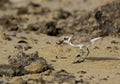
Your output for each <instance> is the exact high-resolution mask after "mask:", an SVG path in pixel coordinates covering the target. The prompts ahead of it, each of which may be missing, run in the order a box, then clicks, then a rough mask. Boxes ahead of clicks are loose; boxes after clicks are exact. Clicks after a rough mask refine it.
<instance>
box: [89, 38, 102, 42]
mask: <svg viewBox="0 0 120 84" xmlns="http://www.w3.org/2000/svg"><path fill="white" fill-rule="evenodd" d="M101 38H102V37H97V38H94V39H91V42H92V43H95V41H97V40H99V39H101Z"/></svg>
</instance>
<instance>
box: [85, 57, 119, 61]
mask: <svg viewBox="0 0 120 84" xmlns="http://www.w3.org/2000/svg"><path fill="white" fill-rule="evenodd" d="M86 59H87V60H91V61H101V60H103V61H104V60H120V58H111V57H87V58H86Z"/></svg>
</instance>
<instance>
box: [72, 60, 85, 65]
mask: <svg viewBox="0 0 120 84" xmlns="http://www.w3.org/2000/svg"><path fill="white" fill-rule="evenodd" d="M84 61H85V60H84V59H82V60H77V61H74V62H73V64H76V63H81V62H84Z"/></svg>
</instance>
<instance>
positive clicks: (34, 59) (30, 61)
mask: <svg viewBox="0 0 120 84" xmlns="http://www.w3.org/2000/svg"><path fill="white" fill-rule="evenodd" d="M8 62H9V64H10V66H11V67H12V69H13V70H14V72H15V75H24V74H27V73H39V72H43V71H46V70H48V69H50V67H49V66H48V64H47V62H46V60H45V59H44V58H43V57H39V55H38V52H35V53H32V54H29V55H27V54H25V53H24V52H19V53H17V55H14V56H9V58H8Z"/></svg>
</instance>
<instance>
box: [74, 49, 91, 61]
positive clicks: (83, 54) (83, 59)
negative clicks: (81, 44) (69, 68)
mask: <svg viewBox="0 0 120 84" xmlns="http://www.w3.org/2000/svg"><path fill="white" fill-rule="evenodd" d="M86 49H87V52H84V50H83V49H81V55H78V56H77V57H79V58H78V59H77V61H74V62H73V63H81V62H84V61H85V59H86V58H87V56H88V55H89V53H90V51H89V49H88V48H86ZM85 53H87V54H85ZM81 56H85V57H84V58H81Z"/></svg>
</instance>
